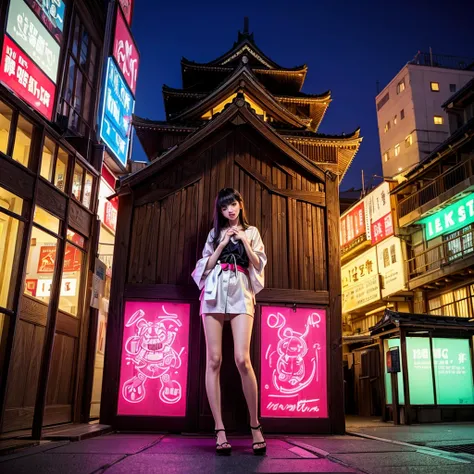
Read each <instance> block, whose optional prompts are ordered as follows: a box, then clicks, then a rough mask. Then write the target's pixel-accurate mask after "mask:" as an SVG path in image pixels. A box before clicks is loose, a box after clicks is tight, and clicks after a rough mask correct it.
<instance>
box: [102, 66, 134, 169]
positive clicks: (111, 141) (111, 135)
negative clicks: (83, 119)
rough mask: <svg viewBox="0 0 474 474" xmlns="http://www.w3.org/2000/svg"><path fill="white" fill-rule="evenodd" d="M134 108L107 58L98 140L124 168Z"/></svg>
mask: <svg viewBox="0 0 474 474" xmlns="http://www.w3.org/2000/svg"><path fill="white" fill-rule="evenodd" d="M134 108H135V100H134V98H133V96H132V93H131V92H130V89H129V88H128V86H127V84H126V82H125V80H124V79H123V78H122V75H121V74H120V72H119V70H118V68H117V66H116V65H115V62H114V61H113V59H112V58H111V57H109V58H108V61H107V76H106V79H105V87H104V93H103V98H102V117H101V120H100V138H101V139H102V140H103V141H104V142H105V144H106V145H107V146H108V147H109V149H110V151H111V152H112V154H113V155H114V157H115V158H116V159H117V161H118V162H119V163H120V164H121V165H122V166H123V167H124V168H125V166H126V165H127V158H128V149H129V146H130V138H131V135H132V129H131V123H132V114H133V110H134Z"/></svg>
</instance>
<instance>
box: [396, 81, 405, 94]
mask: <svg viewBox="0 0 474 474" xmlns="http://www.w3.org/2000/svg"><path fill="white" fill-rule="evenodd" d="M404 90H405V78H403V79H402V80H401V81H400V82H399V83H398V84H397V94H400V93H402V92H403V91H404Z"/></svg>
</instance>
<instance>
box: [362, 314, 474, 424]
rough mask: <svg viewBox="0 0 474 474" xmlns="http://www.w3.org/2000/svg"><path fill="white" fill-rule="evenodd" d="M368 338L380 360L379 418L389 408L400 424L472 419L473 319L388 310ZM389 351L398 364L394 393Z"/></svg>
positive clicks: (387, 414) (387, 413)
mask: <svg viewBox="0 0 474 474" xmlns="http://www.w3.org/2000/svg"><path fill="white" fill-rule="evenodd" d="M371 334H372V336H373V337H374V338H376V339H377V340H378V341H379V344H380V346H381V347H382V352H383V356H384V357H383V362H382V364H383V366H384V369H385V370H384V373H385V378H384V392H385V396H384V400H385V403H384V420H390V419H396V416H394V413H395V412H394V410H396V411H397V413H398V415H399V420H400V422H401V423H402V424H411V423H430V422H431V423H432V422H446V421H470V420H471V421H472V420H474V375H473V373H474V370H473V368H474V364H473V335H474V321H472V320H469V319H467V318H460V317H450V316H431V315H426V314H410V313H398V312H394V311H389V310H387V311H386V312H385V315H384V317H383V318H382V319H381V320H380V321H379V322H378V324H377V325H375V326H374V327H373V328H371ZM391 351H396V352H397V353H398V354H399V360H400V361H401V363H400V365H399V369H398V372H397V373H396V375H395V376H396V382H395V384H396V390H395V393H393V392H392V375H394V374H390V373H389V371H388V366H387V360H388V359H387V353H390V352H391ZM394 397H395V404H394Z"/></svg>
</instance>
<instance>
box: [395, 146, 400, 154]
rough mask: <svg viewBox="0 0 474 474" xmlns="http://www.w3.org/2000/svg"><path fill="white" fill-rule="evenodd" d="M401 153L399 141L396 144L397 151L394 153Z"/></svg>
mask: <svg viewBox="0 0 474 474" xmlns="http://www.w3.org/2000/svg"><path fill="white" fill-rule="evenodd" d="M399 154H400V143H397V144H396V145H395V152H394V155H395V156H398V155H399Z"/></svg>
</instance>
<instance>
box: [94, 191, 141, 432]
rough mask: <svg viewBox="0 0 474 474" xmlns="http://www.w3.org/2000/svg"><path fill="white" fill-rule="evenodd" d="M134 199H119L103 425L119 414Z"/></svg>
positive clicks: (103, 392)
mask: <svg viewBox="0 0 474 474" xmlns="http://www.w3.org/2000/svg"><path fill="white" fill-rule="evenodd" d="M132 215H133V197H132V195H131V194H125V195H121V196H119V207H118V219H117V231H116V233H115V246H114V264H113V270H112V285H111V290H110V296H111V298H110V305H109V314H108V318H107V335H106V345H105V360H104V377H103V381H102V395H101V404H100V422H101V423H105V424H112V423H113V421H114V419H115V416H116V414H117V402H118V398H117V397H118V392H119V383H120V354H121V344H122V333H123V310H124V290H125V283H126V279H127V265H128V254H129V246H130V236H131V231H132Z"/></svg>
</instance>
